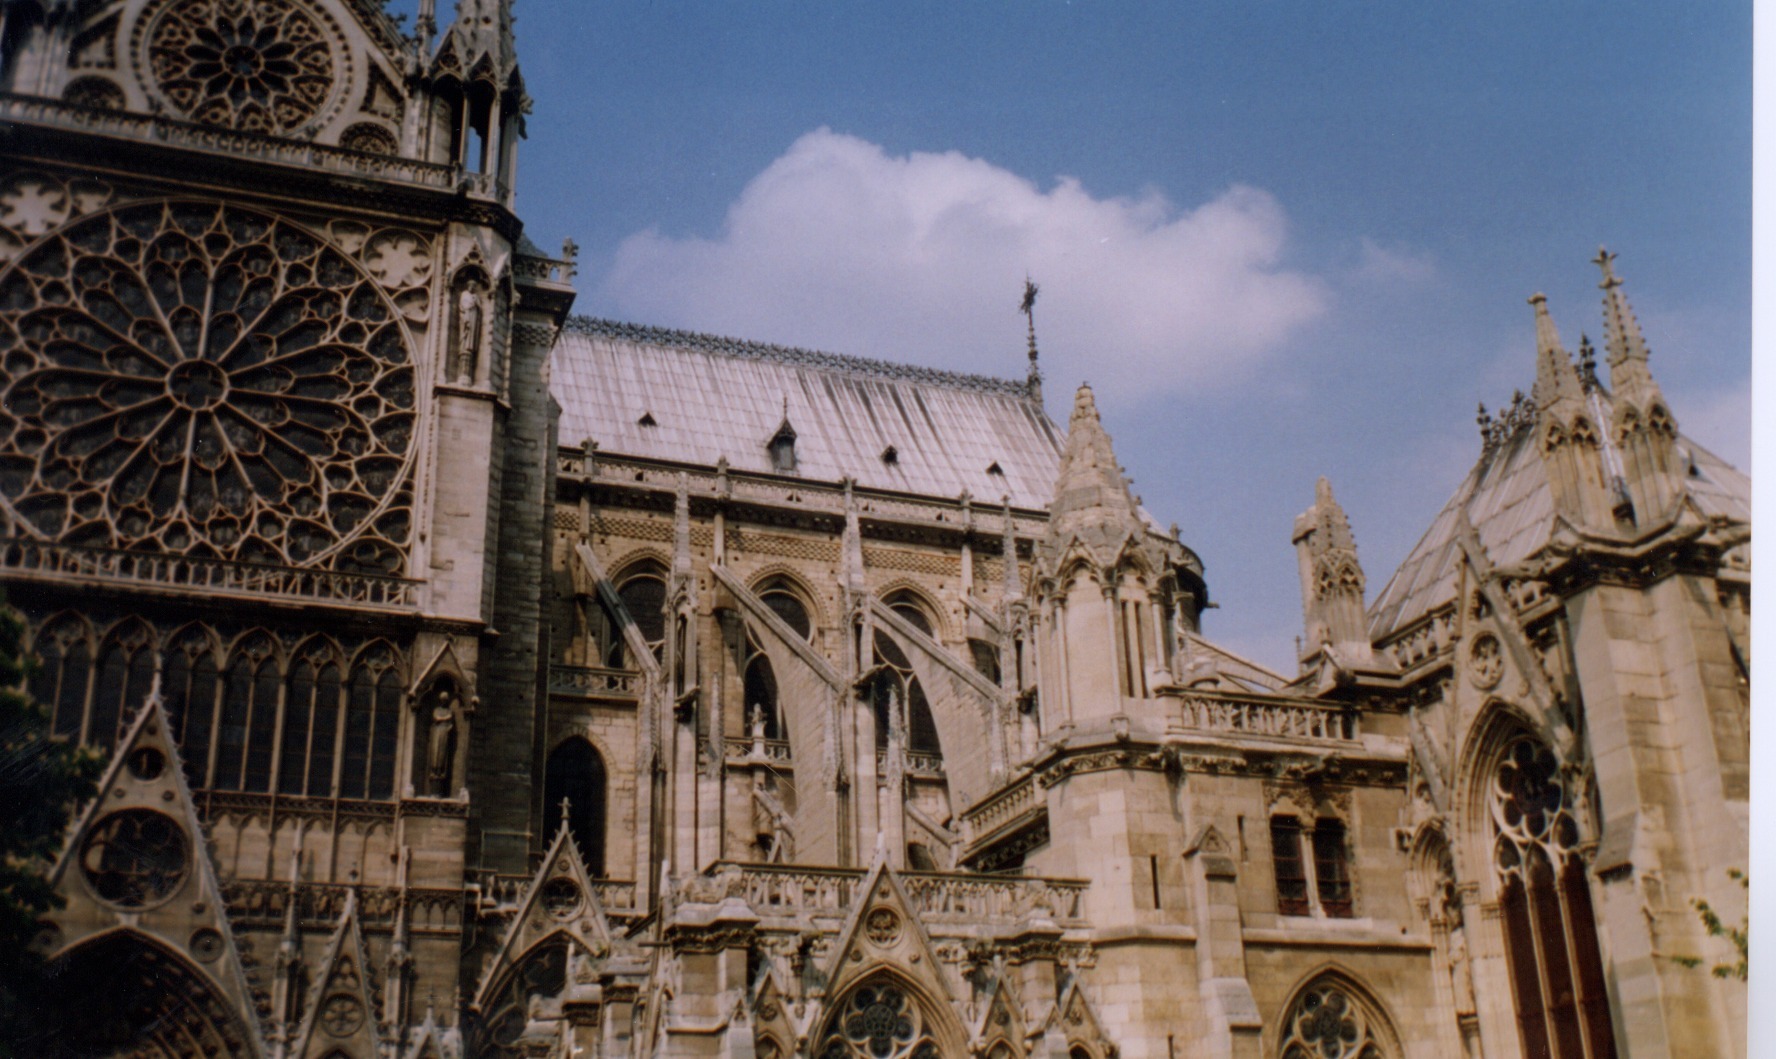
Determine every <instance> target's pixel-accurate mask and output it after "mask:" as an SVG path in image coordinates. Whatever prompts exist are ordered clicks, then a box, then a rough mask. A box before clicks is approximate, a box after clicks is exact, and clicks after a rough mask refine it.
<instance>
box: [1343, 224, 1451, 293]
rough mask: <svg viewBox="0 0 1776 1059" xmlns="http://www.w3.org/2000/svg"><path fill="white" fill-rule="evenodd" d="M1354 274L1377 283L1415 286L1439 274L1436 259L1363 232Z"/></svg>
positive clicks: (1366, 281)
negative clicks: (1380, 240)
mask: <svg viewBox="0 0 1776 1059" xmlns="http://www.w3.org/2000/svg"><path fill="white" fill-rule="evenodd" d="M1351 277H1352V278H1353V279H1355V280H1357V281H1358V282H1360V283H1369V284H1375V285H1378V286H1403V285H1411V286H1416V285H1418V284H1422V283H1428V282H1430V281H1431V280H1433V279H1436V278H1437V261H1436V259H1435V258H1433V257H1432V256H1431V255H1430V254H1429V253H1428V252H1426V251H1422V250H1414V249H1413V248H1411V247H1409V246H1383V245H1382V244H1381V243H1378V242H1376V241H1375V240H1373V239H1371V238H1369V237H1368V236H1364V237H1363V239H1362V242H1361V244H1360V245H1359V248H1358V256H1357V267H1356V268H1355V269H1353V270H1352V271H1351Z"/></svg>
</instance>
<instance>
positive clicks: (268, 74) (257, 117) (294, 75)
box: [146, 0, 340, 134]
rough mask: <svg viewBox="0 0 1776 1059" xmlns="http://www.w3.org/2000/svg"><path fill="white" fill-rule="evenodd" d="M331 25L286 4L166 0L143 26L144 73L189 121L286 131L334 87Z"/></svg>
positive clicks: (317, 111)
mask: <svg viewBox="0 0 1776 1059" xmlns="http://www.w3.org/2000/svg"><path fill="white" fill-rule="evenodd" d="M330 28H331V27H330V26H328V25H327V23H325V22H324V21H323V16H320V15H318V14H316V13H315V12H314V11H312V10H310V9H309V8H307V7H305V6H303V5H301V4H297V3H292V2H291V0H170V2H168V3H166V4H164V5H162V7H161V9H160V11H159V12H158V13H157V14H156V15H154V16H153V18H152V20H151V21H150V22H149V24H148V30H147V34H146V40H147V59H148V62H147V69H148V70H149V76H150V78H151V83H152V85H153V87H154V88H155V89H156V90H157V91H158V93H159V94H160V95H161V96H162V97H163V98H164V99H165V100H166V101H167V102H168V103H171V104H172V106H173V108H174V109H175V110H176V111H178V112H179V113H181V114H183V115H185V116H186V117H188V118H190V119H191V120H192V121H198V122H202V123H204V124H206V125H222V126H226V127H228V128H232V129H243V130H245V131H248V132H267V133H273V134H287V133H290V132H293V131H295V130H297V129H300V128H302V127H303V126H305V125H308V124H309V123H311V122H313V121H314V120H315V119H316V118H317V117H319V116H320V115H321V113H322V111H323V110H324V109H325V108H326V105H327V103H328V101H329V99H330V98H331V97H332V96H333V94H334V89H335V87H336V86H337V84H338V83H339V80H340V73H339V69H338V62H337V60H336V59H335V56H334V49H335V47H336V45H335V44H334V43H333V41H332V40H331V39H330V38H331V37H332V36H333V34H332V33H330V32H329V29H330Z"/></svg>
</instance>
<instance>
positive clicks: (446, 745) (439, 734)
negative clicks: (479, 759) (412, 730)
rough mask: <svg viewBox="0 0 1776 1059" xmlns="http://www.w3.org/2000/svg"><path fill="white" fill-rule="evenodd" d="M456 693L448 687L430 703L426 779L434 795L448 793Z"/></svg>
mask: <svg viewBox="0 0 1776 1059" xmlns="http://www.w3.org/2000/svg"><path fill="white" fill-rule="evenodd" d="M455 702H456V695H455V693H454V692H452V691H451V690H450V689H449V688H444V689H442V690H440V691H439V692H438V698H437V700H436V701H435V702H434V703H433V705H432V730H431V734H430V736H429V737H428V738H427V740H426V779H427V781H428V782H429V784H430V788H431V793H432V795H433V796H434V797H439V798H443V797H447V796H448V795H449V794H450V764H451V762H450V759H451V758H452V757H453V756H454V755H453V754H452V753H451V749H452V746H451V744H453V743H454V742H455V741H456V739H455V736H456V710H455V708H454V707H455Z"/></svg>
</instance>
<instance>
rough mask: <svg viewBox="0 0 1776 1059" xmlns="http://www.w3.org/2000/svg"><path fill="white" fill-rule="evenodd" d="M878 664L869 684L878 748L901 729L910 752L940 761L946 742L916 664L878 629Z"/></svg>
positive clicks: (878, 749)
mask: <svg viewBox="0 0 1776 1059" xmlns="http://www.w3.org/2000/svg"><path fill="white" fill-rule="evenodd" d="M875 646H876V664H877V665H879V666H881V667H882V668H881V671H880V672H878V673H877V674H876V679H875V681H874V682H873V683H872V684H871V686H870V705H871V707H872V708H873V709H874V712H875V717H876V749H877V751H878V752H883V751H885V750H886V749H887V746H888V734H889V732H890V731H892V730H894V729H895V728H898V729H899V730H900V731H901V732H903V733H904V734H905V738H906V749H907V751H908V752H909V753H913V754H923V755H927V756H929V757H931V758H935V759H937V760H938V761H940V762H941V760H942V758H943V745H942V743H940V742H939V740H938V737H937V722H936V720H934V719H933V718H932V716H931V703H930V702H929V701H928V700H927V699H926V698H925V689H924V688H923V687H922V686H921V685H920V684H919V678H918V677H917V676H916V675H915V674H914V673H913V664H912V662H911V661H910V660H908V658H907V656H906V652H904V651H902V650H901V649H900V645H899V644H897V643H895V642H894V641H893V640H892V639H891V638H890V637H889V636H888V634H887V633H884V632H882V631H881V630H880V629H878V630H876V644H875Z"/></svg>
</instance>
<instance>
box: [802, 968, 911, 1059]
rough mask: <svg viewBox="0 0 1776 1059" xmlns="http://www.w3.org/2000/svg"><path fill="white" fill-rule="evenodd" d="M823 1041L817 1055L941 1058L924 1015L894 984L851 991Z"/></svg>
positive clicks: (845, 1058)
mask: <svg viewBox="0 0 1776 1059" xmlns="http://www.w3.org/2000/svg"><path fill="white" fill-rule="evenodd" d="M820 1041H821V1043H820V1050H819V1051H818V1052H817V1053H815V1054H816V1055H818V1056H819V1059H941V1053H939V1051H938V1049H937V1042H936V1040H935V1039H934V1037H933V1034H932V1033H931V1028H930V1027H929V1025H928V1024H927V1019H926V1018H925V1013H924V1012H923V1011H922V1010H921V1009H920V1007H919V1005H918V1004H917V1003H916V1002H915V1001H914V1000H913V997H912V995H911V994H910V993H908V992H907V990H905V989H902V988H901V987H900V986H899V985H897V984H895V983H893V982H883V981H875V982H870V983H868V984H866V985H862V986H859V987H858V988H857V989H854V990H852V991H851V993H850V994H849V995H847V996H846V997H845V1000H844V1001H843V1003H841V1004H840V1005H839V1009H838V1013H837V1014H836V1015H834V1016H833V1019H832V1021H831V1023H829V1024H828V1025H827V1027H826V1030H825V1032H824V1033H822V1034H821V1037H820Z"/></svg>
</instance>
